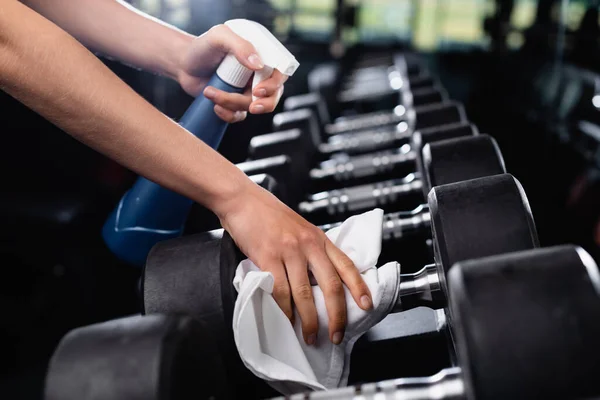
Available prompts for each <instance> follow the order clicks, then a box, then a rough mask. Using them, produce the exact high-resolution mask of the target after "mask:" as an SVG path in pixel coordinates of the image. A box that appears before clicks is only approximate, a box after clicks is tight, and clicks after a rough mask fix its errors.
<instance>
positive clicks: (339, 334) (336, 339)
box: [331, 332, 344, 344]
mask: <svg viewBox="0 0 600 400" xmlns="http://www.w3.org/2000/svg"><path fill="white" fill-rule="evenodd" d="M343 338H344V334H343V333H342V332H336V333H334V334H333V337H332V338H331V340H332V341H333V344H340V343H342V339H343Z"/></svg>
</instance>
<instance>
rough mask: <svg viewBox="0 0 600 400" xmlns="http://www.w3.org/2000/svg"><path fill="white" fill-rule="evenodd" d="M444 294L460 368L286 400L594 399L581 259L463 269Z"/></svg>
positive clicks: (595, 276) (488, 263) (549, 255)
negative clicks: (447, 297)
mask: <svg viewBox="0 0 600 400" xmlns="http://www.w3.org/2000/svg"><path fill="white" fill-rule="evenodd" d="M448 288H449V303H450V304H449V306H450V314H451V315H452V319H453V321H454V323H453V324H452V335H453V337H454V342H455V343H456V348H457V354H458V364H459V366H455V367H451V368H447V369H444V370H442V371H440V372H439V373H438V374H436V375H433V376H430V377H426V378H404V379H394V380H389V381H382V382H375V383H365V384H361V385H356V386H350V387H345V388H339V389H333V390H330V391H328V392H310V393H302V394H296V395H292V396H288V397H287V399H289V400H300V399H338V400H341V399H357V400H358V399H367V398H373V399H375V398H382V399H384V398H385V399H387V398H390V399H391V398H393V399H465V400H505V399H573V400H575V399H591V398H597V397H599V396H600V386H599V385H598V384H597V377H598V374H600V363H599V362H598V359H597V354H596V352H595V351H593V349H594V348H595V347H596V343H597V339H598V337H599V335H600V318H598V315H600V272H599V271H598V267H597V265H596V263H595V262H594V260H593V259H592V257H591V256H590V255H589V253H587V252H586V251H585V250H583V249H582V248H580V247H577V246H573V245H561V246H555V247H548V248H538V249H531V250H524V251H519V252H512V253H507V254H501V255H495V256H490V257H485V258H481V259H476V260H468V261H462V262H459V263H457V264H455V265H454V266H453V267H452V269H451V271H450V273H449V274H448ZM278 399H281V397H280V398H278Z"/></svg>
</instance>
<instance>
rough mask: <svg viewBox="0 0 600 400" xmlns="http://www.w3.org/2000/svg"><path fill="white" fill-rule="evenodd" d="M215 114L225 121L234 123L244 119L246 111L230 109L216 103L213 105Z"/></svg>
mask: <svg viewBox="0 0 600 400" xmlns="http://www.w3.org/2000/svg"><path fill="white" fill-rule="evenodd" d="M214 110H215V114H217V116H218V117H219V118H221V119H222V120H223V121H225V122H229V123H230V124H234V123H236V122H240V121H243V120H245V119H246V116H247V115H248V113H247V112H246V111H231V110H228V109H226V108H223V107H221V106H220V105H218V104H216V105H215V107H214Z"/></svg>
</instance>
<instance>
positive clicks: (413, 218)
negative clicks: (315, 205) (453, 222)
mask: <svg viewBox="0 0 600 400" xmlns="http://www.w3.org/2000/svg"><path fill="white" fill-rule="evenodd" d="M341 224H342V223H341V222H334V223H331V224H325V225H321V226H319V228H321V230H323V231H328V230H330V229H333V228H336V227H338V226H340V225H341ZM430 227H431V214H430V213H429V209H428V208H427V206H426V205H424V204H422V205H420V206H418V207H417V208H415V209H414V210H412V211H401V212H396V213H391V214H385V215H384V216H383V226H382V235H381V236H382V240H391V239H398V238H401V237H403V236H407V235H410V234H412V233H418V232H422V231H423V230H424V229H429V228H430Z"/></svg>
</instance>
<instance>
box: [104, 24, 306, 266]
mask: <svg viewBox="0 0 600 400" xmlns="http://www.w3.org/2000/svg"><path fill="white" fill-rule="evenodd" d="M225 25H226V26H228V27H229V28H230V29H231V30H233V32H234V33H236V34H237V35H238V36H240V37H242V38H244V39H246V40H248V41H249V42H250V43H252V45H254V47H255V49H256V51H257V53H258V55H259V57H260V58H261V60H262V61H263V63H264V68H262V69H261V70H259V71H252V70H250V69H248V68H246V67H244V66H243V65H242V64H240V63H239V62H238V61H237V59H236V58H235V56H233V55H232V54H228V55H227V56H225V58H224V59H223V61H222V62H221V64H220V65H219V67H218V68H217V71H216V72H215V74H214V75H213V76H212V78H211V79H210V81H209V82H208V85H209V86H213V87H215V88H217V89H220V90H223V91H226V92H230V93H242V92H243V91H244V88H245V87H246V85H247V84H248V82H249V80H250V78H251V77H252V75H253V74H254V78H253V81H252V88H253V89H254V87H255V86H256V85H257V84H259V83H260V82H262V81H263V80H265V79H268V78H269V77H270V76H271V74H272V73H273V70H274V69H277V70H279V71H280V72H281V73H283V74H285V75H288V76H291V75H293V74H294V72H295V71H296V69H297V68H298V66H299V64H298V62H297V61H296V59H295V58H294V56H293V55H292V54H291V53H290V52H289V51H288V50H287V49H286V48H285V47H284V46H283V45H282V44H281V43H280V42H279V41H278V40H277V39H276V38H275V36H273V34H271V32H269V31H268V30H267V29H266V28H265V27H264V26H262V25H260V24H258V23H256V22H253V21H249V20H245V19H234V20H230V21H227V22H225ZM213 107H214V104H213V103H212V102H211V101H210V100H208V99H207V98H205V97H204V96H203V95H202V94H201V95H199V96H198V97H197V98H196V99H195V100H194V102H193V103H192V104H191V105H190V107H189V108H188V109H187V111H186V112H185V113H184V115H183V116H182V117H181V119H180V121H179V124H180V125H181V126H182V127H184V128H186V129H187V130H188V131H190V132H191V133H192V134H194V135H195V136H196V137H198V138H199V139H201V140H202V141H204V142H205V143H206V144H207V145H209V146H210V147H212V148H213V149H217V147H218V146H219V144H220V143H221V139H222V138H223V134H224V133H225V129H226V128H227V125H228V124H227V123H226V122H225V121H223V120H221V119H220V118H219V117H218V116H217V115H216V114H215V112H214V110H213ZM192 204H193V201H192V200H190V199H188V198H186V197H184V196H181V195H179V194H177V193H175V192H173V191H170V190H167V189H165V188H163V187H161V186H159V185H157V184H156V183H154V182H151V181H149V180H147V179H145V178H142V177H140V178H138V180H137V181H136V182H135V184H134V185H133V187H132V188H131V189H130V190H129V191H128V192H127V193H125V195H124V196H123V198H122V199H121V201H120V202H119V204H118V205H117V207H116V208H115V210H113V212H112V213H111V215H110V216H109V218H108V219H107V221H106V222H105V224H104V227H103V229H102V236H103V238H104V241H105V242H106V244H107V246H108V247H109V249H110V250H111V251H112V252H113V253H114V254H115V255H116V256H117V257H118V258H119V259H121V260H122V261H125V262H127V263H130V264H133V265H136V266H143V265H144V263H145V261H146V257H147V255H148V252H149V251H150V249H151V248H152V247H153V246H154V245H155V244H156V243H158V242H160V241H163V240H166V239H171V238H174V237H178V236H180V235H181V234H182V232H183V228H184V225H185V221H186V219H187V216H188V214H189V211H190V208H191V206H192Z"/></svg>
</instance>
